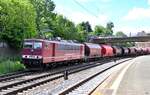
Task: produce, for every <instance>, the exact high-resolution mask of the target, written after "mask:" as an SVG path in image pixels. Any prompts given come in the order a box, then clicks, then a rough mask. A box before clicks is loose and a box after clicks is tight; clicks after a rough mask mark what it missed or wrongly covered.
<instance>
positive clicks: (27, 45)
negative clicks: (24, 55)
mask: <svg viewBox="0 0 150 95" xmlns="http://www.w3.org/2000/svg"><path fill="white" fill-rule="evenodd" d="M23 47H24V48H33V43H32V42H24V45H23Z"/></svg>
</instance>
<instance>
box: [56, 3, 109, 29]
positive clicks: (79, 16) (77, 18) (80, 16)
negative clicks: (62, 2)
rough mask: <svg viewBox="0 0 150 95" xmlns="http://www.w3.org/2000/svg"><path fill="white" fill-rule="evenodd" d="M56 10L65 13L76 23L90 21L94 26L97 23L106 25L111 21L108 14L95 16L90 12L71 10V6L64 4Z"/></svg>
mask: <svg viewBox="0 0 150 95" xmlns="http://www.w3.org/2000/svg"><path fill="white" fill-rule="evenodd" d="M55 11H56V12H57V13H59V14H63V15H64V16H65V17H67V18H68V19H70V20H72V21H73V22H75V24H78V23H80V22H82V21H89V23H90V24H91V25H92V27H94V26H95V25H103V26H105V25H106V23H107V22H108V21H109V18H108V16H107V15H104V14H99V15H98V16H97V17H95V16H93V15H91V14H89V13H86V12H79V11H75V10H71V9H69V8H65V7H64V6H63V7H62V6H58V5H57V7H56V9H55Z"/></svg>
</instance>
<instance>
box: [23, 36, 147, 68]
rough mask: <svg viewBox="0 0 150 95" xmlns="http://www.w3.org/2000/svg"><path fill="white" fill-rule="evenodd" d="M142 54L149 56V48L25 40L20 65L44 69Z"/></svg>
mask: <svg viewBox="0 0 150 95" xmlns="http://www.w3.org/2000/svg"><path fill="white" fill-rule="evenodd" d="M144 54H150V48H133V47H129V48H127V47H119V46H110V45H104V44H101V45H100V44H93V43H83V44H81V43H74V42H63V41H50V40H43V39H26V40H25V41H24V44H23V49H22V63H23V64H24V65H25V66H26V67H27V68H44V67H47V66H49V65H55V64H64V63H68V64H69V63H70V62H78V63H80V62H83V61H88V60H95V59H101V58H109V57H121V56H136V55H144Z"/></svg>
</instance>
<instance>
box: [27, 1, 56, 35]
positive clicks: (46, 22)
mask: <svg viewBox="0 0 150 95" xmlns="http://www.w3.org/2000/svg"><path fill="white" fill-rule="evenodd" d="M30 2H31V4H32V5H33V6H34V8H35V10H36V29H37V31H38V35H39V37H42V36H43V35H44V33H43V32H44V31H43V30H44V29H47V28H48V29H49V30H53V21H54V18H55V16H56V14H55V13H52V11H53V10H54V9H55V4H54V2H53V1H51V0H30ZM49 32H51V31H49Z"/></svg>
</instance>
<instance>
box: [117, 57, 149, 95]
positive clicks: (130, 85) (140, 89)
mask: <svg viewBox="0 0 150 95" xmlns="http://www.w3.org/2000/svg"><path fill="white" fill-rule="evenodd" d="M116 95H150V56H142V57H138V58H136V59H135V61H134V63H133V64H132V65H131V66H130V67H129V68H128V70H127V71H126V73H125V75H124V76H123V79H122V81H121V83H120V85H119V88H118V90H117V93H116Z"/></svg>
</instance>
